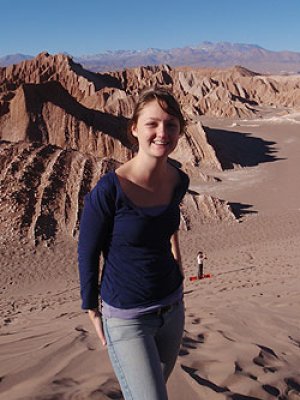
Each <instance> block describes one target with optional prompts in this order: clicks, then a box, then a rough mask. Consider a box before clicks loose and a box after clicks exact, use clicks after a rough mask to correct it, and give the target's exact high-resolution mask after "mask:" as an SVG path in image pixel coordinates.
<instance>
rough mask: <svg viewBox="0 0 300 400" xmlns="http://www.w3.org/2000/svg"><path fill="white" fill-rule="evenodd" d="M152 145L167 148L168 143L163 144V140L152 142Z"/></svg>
mask: <svg viewBox="0 0 300 400" xmlns="http://www.w3.org/2000/svg"><path fill="white" fill-rule="evenodd" d="M153 143H154V144H156V145H159V146H167V145H168V144H169V142H165V141H163V140H153Z"/></svg>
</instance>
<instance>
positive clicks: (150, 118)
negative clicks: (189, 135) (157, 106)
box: [147, 115, 178, 121]
mask: <svg viewBox="0 0 300 400" xmlns="http://www.w3.org/2000/svg"><path fill="white" fill-rule="evenodd" d="M177 119H178V118H177V117H175V116H173V115H170V118H168V119H167V120H166V121H171V120H172V121H173V120H175V121H176V120H177ZM147 120H151V121H161V119H160V118H155V117H149V118H147Z"/></svg>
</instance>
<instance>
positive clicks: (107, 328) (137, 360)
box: [103, 302, 184, 400]
mask: <svg viewBox="0 0 300 400" xmlns="http://www.w3.org/2000/svg"><path fill="white" fill-rule="evenodd" d="M103 327H104V332H105V336H106V340H107V347H108V353H109V357H110V360H111V363H112V366H113V369H114V371H115V374H116V376H117V378H118V381H119V383H120V386H121V389H122V393H123V396H124V398H125V400H167V399H168V395H167V389H166V382H167V379H168V377H169V376H170V374H171V372H172V370H173V368H174V365H175V362H176V358H177V356H178V352H179V349H180V343H181V339H182V335H183V328H184V305H183V303H182V302H180V303H178V304H176V305H175V306H172V308H171V309H170V310H169V311H166V312H164V313H162V314H160V315H159V314H157V313H151V314H147V315H144V316H142V317H139V318H136V319H129V320H126V319H120V318H108V319H105V318H103Z"/></svg>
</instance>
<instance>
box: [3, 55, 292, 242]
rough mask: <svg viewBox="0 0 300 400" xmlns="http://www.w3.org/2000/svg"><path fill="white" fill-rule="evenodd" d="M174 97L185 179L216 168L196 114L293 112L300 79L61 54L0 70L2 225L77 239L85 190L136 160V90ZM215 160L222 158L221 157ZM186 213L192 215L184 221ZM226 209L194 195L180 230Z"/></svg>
mask: <svg viewBox="0 0 300 400" xmlns="http://www.w3.org/2000/svg"><path fill="white" fill-rule="evenodd" d="M153 85H156V86H163V87H166V88H169V89H171V90H173V91H174V93H175V94H176V96H177V97H178V99H179V101H180V103H181V105H182V107H183V109H184V111H185V114H186V116H187V119H188V128H187V130H186V132H185V134H184V135H183V136H182V137H181V139H180V142H179V145H178V148H177V150H176V152H175V153H174V154H173V157H174V158H175V159H176V161H177V162H179V163H180V165H181V166H182V168H183V169H184V170H186V171H187V172H188V173H189V174H190V175H191V176H193V177H198V178H200V179H202V180H205V179H208V178H207V177H206V176H205V174H204V173H203V170H208V169H209V170H221V169H222V165H223V163H222V160H221V159H218V157H217V155H216V151H215V149H214V147H213V146H212V145H211V144H210V143H212V141H208V137H207V133H206V132H205V130H204V129H203V127H202V124H201V122H200V116H201V115H210V116H218V117H248V118H249V117H252V116H253V115H257V114H259V113H260V110H261V108H262V107H270V106H272V107H285V108H293V109H298V108H299V107H300V95H299V93H300V92H299V80H297V79H296V78H295V77H267V76H262V75H259V74H256V73H253V72H251V71H248V70H246V69H244V68H241V67H236V68H234V69H230V70H228V71H217V70H190V69H187V68H185V69H181V70H180V69H175V70H174V69H171V68H170V67H169V66H167V65H162V66H153V67H141V68H134V69H130V70H123V71H115V72H110V73H97V74H96V73H92V72H90V71H87V70H85V69H84V68H82V67H81V65H79V64H76V63H74V62H73V60H72V59H71V58H70V57H68V56H65V55H55V56H51V55H49V54H48V53H42V54H40V55H39V56H38V57H36V58H35V59H34V60H31V61H23V62H21V63H20V64H17V65H13V66H10V67H7V68H0V139H1V147H0V149H1V156H0V163H1V166H2V168H1V175H0V179H1V182H0V183H1V204H0V207H1V211H0V216H1V225H2V226H4V229H3V231H2V236H3V237H6V238H7V239H8V240H10V239H9V238H10V237H12V236H13V235H15V234H20V235H21V236H22V237H24V238H29V239H33V240H34V241H35V242H39V241H49V240H50V241H51V240H53V239H54V238H55V237H57V235H58V234H61V233H62V234H67V235H71V236H75V235H76V233H77V228H78V220H79V215H80V210H81V207H82V201H83V196H84V194H85V193H86V192H87V191H88V190H89V189H90V188H91V187H92V186H93V184H94V183H95V182H96V181H97V179H98V178H99V177H100V176H101V175H102V174H103V173H104V172H105V171H107V170H108V169H110V168H113V167H114V166H115V165H117V164H119V163H122V162H124V161H126V160H128V159H130V158H131V157H132V156H133V153H134V149H133V145H132V143H131V142H130V140H129V138H128V136H127V133H126V126H127V120H128V118H129V117H130V116H131V113H132V110H133V105H134V100H135V97H136V96H137V94H138V92H139V91H140V90H141V89H143V88H144V87H148V86H153ZM219 154H221V153H219ZM191 215H193V217H191ZM233 218H234V217H233V214H232V212H231V211H230V209H229V207H228V206H227V205H226V203H223V202H221V201H219V200H217V199H211V198H209V197H205V196H201V195H200V194H199V195H198V194H195V193H193V194H192V193H191V194H190V195H189V196H187V200H186V201H185V204H183V208H182V226H183V228H185V229H190V227H191V226H192V224H191V221H193V223H197V222H199V223H203V222H205V220H207V219H229V220H231V219H233Z"/></svg>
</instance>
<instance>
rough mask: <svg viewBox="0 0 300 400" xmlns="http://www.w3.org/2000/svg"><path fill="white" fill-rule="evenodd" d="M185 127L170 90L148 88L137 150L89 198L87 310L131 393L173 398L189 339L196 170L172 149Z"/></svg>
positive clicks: (135, 129) (84, 227) (83, 252)
mask: <svg viewBox="0 0 300 400" xmlns="http://www.w3.org/2000/svg"><path fill="white" fill-rule="evenodd" d="M184 127H185V121H184V118H183V116H182V113H181V111H180V107H179V105H178V103H177V101H176V100H175V98H174V97H173V96H172V95H171V94H170V93H169V92H167V91H164V90H155V89H151V90H148V91H146V92H144V93H142V94H141V96H140V99H139V101H138V103H137V105H136V108H135V111H134V114H133V118H132V120H131V122H130V124H129V130H130V133H131V134H132V135H133V137H134V138H135V140H136V141H137V143H138V151H137V154H136V156H135V157H134V158H133V159H132V160H130V161H128V162H127V163H125V164H123V165H122V166H121V167H119V168H118V169H117V170H116V171H114V172H109V173H107V174H106V175H104V176H103V177H102V178H101V179H100V181H99V182H98V184H97V185H96V187H95V188H94V189H93V190H92V191H91V193H90V194H88V195H87V196H86V198H85V206H84V210H83V214H82V218H81V222H80V235H79V271H80V283H81V295H82V308H84V309H87V310H89V316H90V318H91V321H92V323H93V325H94V327H95V329H96V332H97V334H98V336H99V338H100V341H101V342H102V344H103V345H106V344H107V346H108V352H109V355H110V359H111V362H112V365H113V368H114V370H115V373H116V375H117V377H118V380H119V382H120V385H121V388H122V392H123V395H124V398H125V399H126V400H127V399H144V400H166V399H167V390H166V381H167V379H168V377H169V376H170V374H171V372H172V370H173V368H174V365H175V361H176V358H177V355H178V352H179V347H180V343H181V338H182V333H183V326H184V306H183V288H182V282H183V278H184V277H183V268H182V265H181V256H180V249H179V240H178V233H177V231H178V228H179V222H180V210H179V204H180V202H181V200H182V198H183V196H184V195H185V193H186V191H187V188H188V184H189V178H188V177H187V175H186V174H185V173H184V172H182V171H181V170H179V169H177V168H175V167H174V166H173V165H171V164H170V163H169V162H168V156H169V154H170V153H171V152H172V151H173V150H174V149H175V147H176V145H177V142H178V138H179V135H180V133H181V132H183V130H184ZM101 252H102V253H103V256H104V268H103V272H102V275H101V283H100V285H99V284H98V279H99V254H100V253H101ZM99 286H100V295H101V298H102V301H101V305H102V311H100V310H99V308H98V302H99V299H98V292H99Z"/></svg>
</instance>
